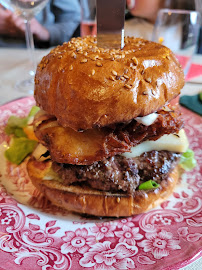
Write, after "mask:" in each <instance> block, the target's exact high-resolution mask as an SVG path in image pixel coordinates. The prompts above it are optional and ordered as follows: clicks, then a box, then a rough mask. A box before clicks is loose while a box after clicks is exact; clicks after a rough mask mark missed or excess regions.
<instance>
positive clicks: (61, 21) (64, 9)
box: [46, 0, 81, 46]
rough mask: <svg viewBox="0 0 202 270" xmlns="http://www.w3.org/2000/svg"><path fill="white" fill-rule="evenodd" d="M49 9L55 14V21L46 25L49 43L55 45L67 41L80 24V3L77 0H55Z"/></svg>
mask: <svg viewBox="0 0 202 270" xmlns="http://www.w3.org/2000/svg"><path fill="white" fill-rule="evenodd" d="M52 2H53V5H52V7H51V11H52V13H53V14H54V16H55V23H54V24H51V25H47V26H46V29H47V30H48V32H49V35H50V39H49V45H50V46H55V45H58V44H62V43H63V42H65V41H68V40H69V39H70V38H71V37H72V35H73V34H74V32H75V30H76V29H77V27H78V26H79V24H80V20H81V18H80V13H81V11H80V4H79V1H78V0H55V1H52Z"/></svg>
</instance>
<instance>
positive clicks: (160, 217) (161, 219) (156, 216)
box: [153, 214, 172, 225]
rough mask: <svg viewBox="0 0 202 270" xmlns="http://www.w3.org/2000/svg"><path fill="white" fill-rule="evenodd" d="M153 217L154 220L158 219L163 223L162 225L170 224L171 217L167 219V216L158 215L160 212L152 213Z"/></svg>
mask: <svg viewBox="0 0 202 270" xmlns="http://www.w3.org/2000/svg"><path fill="white" fill-rule="evenodd" d="M153 219H154V220H156V221H160V222H161V223H162V224H164V225H170V224H171V222H172V221H171V219H169V218H166V217H165V218H163V216H162V215H160V214H156V215H154V216H153Z"/></svg>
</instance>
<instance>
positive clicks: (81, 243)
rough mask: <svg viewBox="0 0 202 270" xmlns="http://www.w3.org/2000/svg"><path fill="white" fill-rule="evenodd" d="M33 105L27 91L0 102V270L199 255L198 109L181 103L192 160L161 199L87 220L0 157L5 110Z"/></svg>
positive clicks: (119, 265)
mask: <svg viewBox="0 0 202 270" xmlns="http://www.w3.org/2000/svg"><path fill="white" fill-rule="evenodd" d="M33 104H34V100H33V98H30V97H29V98H24V99H21V100H18V101H14V102H11V103H9V104H7V105H4V106H2V107H0V143H1V149H0V160H1V163H0V179H1V182H2V183H3V184H4V186H6V189H7V191H6V189H5V188H4V187H3V186H0V261H1V267H2V269H8V267H7V266H8V265H9V266H11V265H12V266H13V269H20V270H22V269H26V270H29V269H37V270H38V269H42V270H46V269H47V270H50V269H60V270H67V269H78V270H79V269H95V270H104V269H106V270H115V269H134V268H135V269H145V270H147V269H148V270H150V269H169V270H170V269H178V268H179V267H181V266H184V265H186V264H188V263H189V262H190V261H193V259H195V258H197V257H199V254H200V250H201V246H202V233H201V226H202V211H201V209H202V194H201V188H202V179H201V174H202V159H201V156H202V149H201V142H202V138H201V133H200V130H202V122H201V118H200V117H199V116H197V115H196V114H194V113H192V112H190V111H187V110H186V109H182V111H183V114H184V119H185V122H186V132H187V135H188V137H189V141H190V148H192V149H193V150H194V152H195V156H196V159H197V161H198V166H197V167H196V168H195V169H194V170H193V171H192V172H189V173H186V174H185V175H183V177H182V181H181V183H180V184H179V185H178V187H176V190H175V192H174V193H173V195H172V196H171V197H170V198H169V199H168V200H167V201H165V202H163V203H162V204H161V205H160V206H159V207H157V208H155V209H153V210H151V211H149V212H148V213H145V214H141V215H136V216H133V217H129V218H124V219H105V220H102V219H101V220H99V219H97V220H92V219H90V218H85V217H81V216H77V215H72V214H71V213H68V212H66V211H62V210H60V209H58V208H57V207H54V206H52V205H51V204H50V203H49V202H48V201H47V200H46V199H45V198H44V197H43V195H42V194H40V193H39V192H38V191H37V190H36V189H35V188H34V187H33V186H32V184H31V183H30V180H29V178H28V176H27V173H26V162H25V163H23V164H22V165H20V166H14V165H11V164H9V163H8V162H6V161H5V160H4V157H3V150H4V143H3V142H6V141H7V139H8V138H7V136H6V135H5V133H4V126H5V124H6V121H7V119H8V117H9V116H10V115H12V114H15V115H20V116H24V115H26V113H27V112H28V111H29V109H30V107H31V106H32V105H33ZM10 193H12V195H13V196H11V195H9V194H10ZM22 202H23V203H24V204H22ZM42 209H43V210H42ZM162 259H163V261H162ZM162 262H163V263H162Z"/></svg>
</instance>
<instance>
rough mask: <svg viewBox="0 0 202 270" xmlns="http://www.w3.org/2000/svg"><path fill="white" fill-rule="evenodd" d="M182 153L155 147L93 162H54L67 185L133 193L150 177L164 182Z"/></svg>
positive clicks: (56, 170) (56, 169) (54, 166)
mask: <svg viewBox="0 0 202 270" xmlns="http://www.w3.org/2000/svg"><path fill="white" fill-rule="evenodd" d="M180 156H181V154H178V153H174V152H169V151H151V152H147V153H144V154H142V155H141V156H139V157H135V158H126V157H124V156H122V155H116V156H113V157H110V158H107V159H105V160H103V161H99V162H95V163H93V164H92V165H71V164H61V163H56V162H53V170H54V171H55V172H57V173H58V174H59V176H60V177H61V178H62V180H63V184H64V185H78V184H79V185H82V184H85V185H88V186H90V187H92V188H93V189H97V190H103V191H111V192H117V191H118V192H120V191H122V192H124V193H127V194H133V193H134V192H135V190H136V189H137V187H138V186H139V185H140V184H141V183H142V182H145V181H147V180H150V179H152V180H154V181H156V182H157V183H159V184H160V183H161V181H162V180H164V179H166V177H167V176H168V174H169V172H170V171H171V170H172V169H173V167H174V166H175V165H176V163H177V162H178V161H179V158H180Z"/></svg>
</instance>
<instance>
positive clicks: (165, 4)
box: [125, 0, 195, 40]
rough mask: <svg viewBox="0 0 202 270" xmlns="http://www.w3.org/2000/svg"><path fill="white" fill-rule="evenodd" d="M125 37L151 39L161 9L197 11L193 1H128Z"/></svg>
mask: <svg viewBox="0 0 202 270" xmlns="http://www.w3.org/2000/svg"><path fill="white" fill-rule="evenodd" d="M127 7H128V13H127V14H126V21H125V35H126V36H136V37H143V38H145V39H149V40H150V39H151V36H152V31H153V26H154V23H155V21H156V17H157V13H158V11H159V9H161V8H170V9H186V10H195V4H194V1H193V0H191V1H190V0H152V1H151V0H127Z"/></svg>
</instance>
